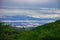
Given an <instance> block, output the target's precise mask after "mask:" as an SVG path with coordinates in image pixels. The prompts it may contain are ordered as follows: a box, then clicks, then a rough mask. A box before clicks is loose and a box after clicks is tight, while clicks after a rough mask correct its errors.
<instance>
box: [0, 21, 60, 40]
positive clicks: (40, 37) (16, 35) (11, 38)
mask: <svg viewBox="0 0 60 40" xmlns="http://www.w3.org/2000/svg"><path fill="white" fill-rule="evenodd" d="M0 40H60V20H57V21H55V22H52V23H47V24H44V25H41V26H37V27H36V28H34V29H32V30H27V31H25V30H24V28H22V29H20V30H19V31H17V30H14V29H13V28H12V27H11V26H10V25H5V24H4V23H2V22H0Z"/></svg>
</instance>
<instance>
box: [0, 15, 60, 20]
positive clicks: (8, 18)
mask: <svg viewBox="0 0 60 40" xmlns="http://www.w3.org/2000/svg"><path fill="white" fill-rule="evenodd" d="M0 19H1V20H37V21H40V20H57V19H60V17H55V18H34V17H30V16H25V15H15V16H7V15H4V16H2V18H0Z"/></svg>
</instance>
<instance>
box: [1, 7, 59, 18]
mask: <svg viewBox="0 0 60 40" xmlns="http://www.w3.org/2000/svg"><path fill="white" fill-rule="evenodd" d="M0 10H1V12H0V15H1V16H3V15H9V16H13V15H26V16H30V17H34V18H55V17H60V9H53V8H52V9H50V8H48V9H47V8H41V9H40V10H23V9H0ZM45 12H46V13H45Z"/></svg>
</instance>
